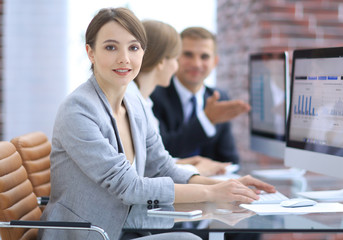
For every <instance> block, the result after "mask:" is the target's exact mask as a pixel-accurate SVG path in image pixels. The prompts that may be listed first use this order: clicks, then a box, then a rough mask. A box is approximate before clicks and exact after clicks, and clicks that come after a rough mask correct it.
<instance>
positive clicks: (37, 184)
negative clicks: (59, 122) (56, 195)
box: [11, 132, 51, 197]
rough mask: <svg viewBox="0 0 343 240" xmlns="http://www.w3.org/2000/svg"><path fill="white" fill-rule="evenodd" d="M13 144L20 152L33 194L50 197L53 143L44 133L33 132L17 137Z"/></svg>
mask: <svg viewBox="0 0 343 240" xmlns="http://www.w3.org/2000/svg"><path fill="white" fill-rule="evenodd" d="M11 142H12V143H13V144H14V146H15V147H16V149H17V151H18V152H19V154H20V156H21V159H22V161H23V166H24V167H25V169H26V171H27V173H28V176H29V180H30V181H31V183H32V186H33V192H34V193H35V194H36V196H37V197H42V196H49V195H50V152H51V143H50V142H49V140H48V137H47V136H46V135H45V134H44V133H43V132H31V133H28V134H25V135H21V136H18V137H15V138H13V139H12V140H11Z"/></svg>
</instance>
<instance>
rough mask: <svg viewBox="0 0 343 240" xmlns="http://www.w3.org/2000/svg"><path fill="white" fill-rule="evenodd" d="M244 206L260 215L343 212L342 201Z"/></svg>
mask: <svg viewBox="0 0 343 240" xmlns="http://www.w3.org/2000/svg"><path fill="white" fill-rule="evenodd" d="M240 206H241V207H243V208H246V209H249V210H251V211H253V212H255V213H256V214H258V215H281V214H307V213H329V212H343V204H341V203H331V202H330V203H317V204H316V205H314V206H310V207H294V208H287V207H282V206H281V205H280V204H241V205H240Z"/></svg>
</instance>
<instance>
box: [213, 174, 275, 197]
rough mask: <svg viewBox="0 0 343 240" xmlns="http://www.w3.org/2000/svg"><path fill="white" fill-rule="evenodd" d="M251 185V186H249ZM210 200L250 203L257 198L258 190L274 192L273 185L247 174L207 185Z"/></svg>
mask: <svg viewBox="0 0 343 240" xmlns="http://www.w3.org/2000/svg"><path fill="white" fill-rule="evenodd" d="M251 187H253V188H251ZM208 188H209V189H210V201H213V202H240V203H251V202H252V201H254V200H258V199H259V196H258V195H257V194H258V193H259V192H260V190H264V191H266V192H275V187H274V186H272V185H270V184H268V183H265V182H263V181H261V180H258V179H256V178H253V177H251V176H249V175H247V176H244V177H242V178H239V179H230V180H227V181H224V182H221V183H218V184H214V185H209V186H208Z"/></svg>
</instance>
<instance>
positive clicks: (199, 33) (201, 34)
mask: <svg viewBox="0 0 343 240" xmlns="http://www.w3.org/2000/svg"><path fill="white" fill-rule="evenodd" d="M180 35H181V39H184V38H190V39H195V40H197V39H211V40H212V41H213V43H214V52H215V53H216V52H217V39H216V36H215V35H214V34H213V33H211V32H210V31H208V30H207V29H205V28H202V27H189V28H186V29H184V30H183V31H182V32H181V34H180Z"/></svg>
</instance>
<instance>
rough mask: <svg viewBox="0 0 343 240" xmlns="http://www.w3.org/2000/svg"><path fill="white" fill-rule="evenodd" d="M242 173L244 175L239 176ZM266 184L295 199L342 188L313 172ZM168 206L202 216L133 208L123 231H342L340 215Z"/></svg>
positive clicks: (215, 205) (226, 205) (207, 205)
mask: <svg viewBox="0 0 343 240" xmlns="http://www.w3.org/2000/svg"><path fill="white" fill-rule="evenodd" d="M249 167H250V168H248V167H245V168H243V169H245V170H246V171H248V173H249V169H256V166H255V167H254V166H252V165H250V166H249ZM281 167H282V166H281ZM240 174H241V173H240ZM244 174H246V172H244V173H242V174H241V175H244ZM265 181H267V182H269V183H271V184H273V185H275V186H276V187H277V189H278V190H279V191H280V192H282V193H284V194H285V195H286V196H288V197H294V196H295V193H296V192H299V191H304V190H323V189H326V190H328V186H331V188H330V189H338V188H337V187H340V188H343V181H342V180H337V179H333V178H330V177H326V176H323V175H317V174H312V173H306V174H305V176H304V177H302V178H299V179H293V180H274V181H273V180H265ZM171 207H173V208H175V210H180V211H182V210H183V211H190V210H197V209H200V210H202V211H203V214H202V216H201V217H199V218H193V219H190V218H188V219H187V218H173V217H165V216H163V217H161V216H151V215H148V214H147V209H148V206H146V205H135V206H133V207H132V209H131V212H130V215H129V217H128V219H127V222H126V224H125V226H124V231H128V232H130V231H141V230H144V231H152V232H154V231H180V230H181V231H192V232H195V231H200V232H203V231H206V232H261V233H265V232H343V213H316V214H314V213H311V214H301V215H296V214H288V215H257V214H255V213H254V212H252V211H250V210H247V209H244V208H241V207H239V206H238V205H234V204H230V203H197V204H174V205H173V206H171ZM218 209H220V210H218ZM222 209H225V210H228V212H225V211H222Z"/></svg>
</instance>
